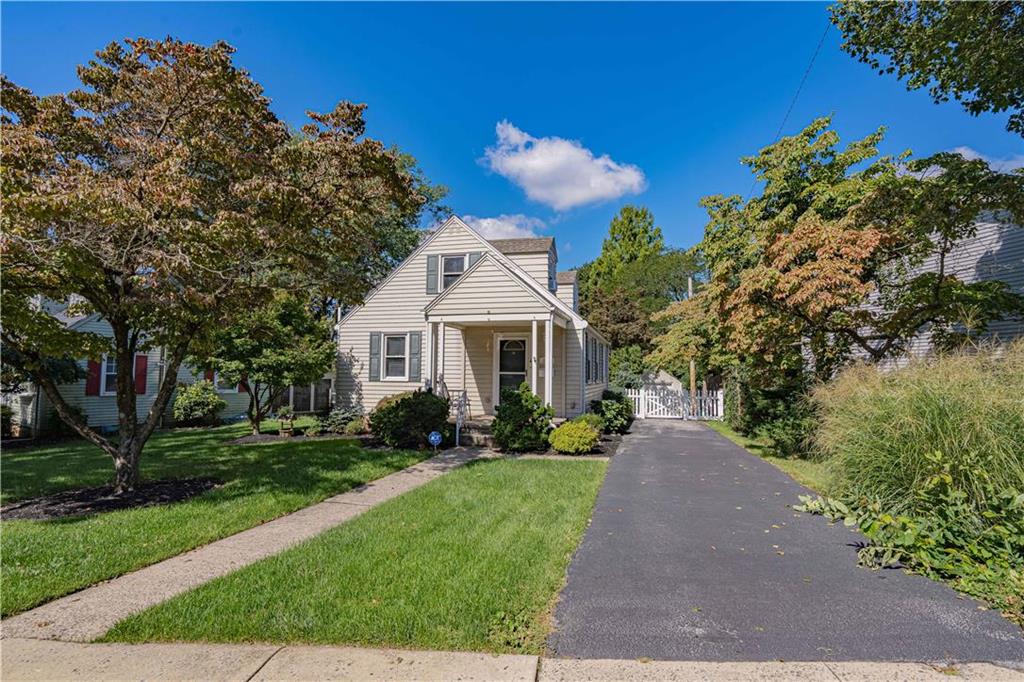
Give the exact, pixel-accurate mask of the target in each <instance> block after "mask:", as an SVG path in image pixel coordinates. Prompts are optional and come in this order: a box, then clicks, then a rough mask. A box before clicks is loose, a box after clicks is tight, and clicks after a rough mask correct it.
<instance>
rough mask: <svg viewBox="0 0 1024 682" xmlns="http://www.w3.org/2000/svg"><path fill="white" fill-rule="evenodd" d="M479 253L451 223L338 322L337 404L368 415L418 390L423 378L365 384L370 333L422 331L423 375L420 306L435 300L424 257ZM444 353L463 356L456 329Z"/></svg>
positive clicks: (479, 247)
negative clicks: (396, 397)
mask: <svg viewBox="0 0 1024 682" xmlns="http://www.w3.org/2000/svg"><path fill="white" fill-rule="evenodd" d="M483 249H484V247H483V245H482V244H481V243H480V241H479V240H478V239H477V238H476V237H474V236H473V235H472V234H471V233H470V232H469V231H467V230H466V229H465V228H463V227H461V226H460V225H458V224H456V223H452V224H449V225H448V226H447V227H445V228H444V229H443V230H442V232H441V233H439V234H437V235H436V236H435V237H434V239H433V240H432V241H431V242H430V243H429V244H428V245H427V247H426V248H424V249H423V250H422V251H420V252H419V253H417V254H415V255H414V256H413V257H412V258H411V259H409V261H407V262H406V263H405V264H404V266H403V267H402V268H401V269H400V270H398V271H396V272H394V273H392V276H391V277H390V278H389V279H388V280H387V281H386V282H384V283H383V284H382V285H381V286H380V288H379V289H378V290H377V291H376V292H375V293H373V294H372V296H371V297H369V300H368V301H367V302H366V304H365V305H364V306H362V307H360V308H357V309H356V310H355V311H353V312H352V313H351V314H350V315H349V317H348V318H346V319H344V320H343V321H342V322H341V324H340V326H339V329H338V351H339V356H338V376H337V381H336V382H335V390H336V398H335V400H336V402H337V403H338V404H339V405H343V406H347V405H356V406H358V407H360V408H361V409H363V410H364V411H367V412H368V411H370V410H372V409H373V408H374V407H375V406H376V405H377V402H378V401H380V399H381V398H384V397H386V396H389V395H393V394H395V393H398V392H401V391H412V390H415V389H417V388H422V386H423V381H422V379H421V380H420V381H386V382H385V381H370V380H369V369H370V368H369V357H370V352H369V344H370V333H371V332H389V331H402V330H418V331H422V332H423V334H422V344H423V345H422V349H421V354H422V359H421V364H422V371H421V377H425V376H426V367H427V360H426V355H427V348H426V344H427V334H426V329H427V324H426V320H425V318H424V315H423V308H424V307H426V305H427V304H428V303H430V301H431V300H433V299H434V298H435V297H436V296H435V295H431V294H427V293H426V288H425V286H424V282H425V280H426V271H427V256H428V255H435V256H443V255H452V254H461V253H465V254H468V253H472V252H474V251H481V250H483ZM439 269H440V267H439ZM445 354H446V355H447V356H448V357H461V355H462V345H461V337H460V335H459V334H458V330H454V329H450V330H449V333H448V334H447V335H446V337H445Z"/></svg>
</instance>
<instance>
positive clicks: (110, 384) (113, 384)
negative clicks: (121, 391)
mask: <svg viewBox="0 0 1024 682" xmlns="http://www.w3.org/2000/svg"><path fill="white" fill-rule="evenodd" d="M102 379H103V384H102V386H103V390H102V393H103V395H114V394H115V393H117V358H111V357H104V358H103V375H102Z"/></svg>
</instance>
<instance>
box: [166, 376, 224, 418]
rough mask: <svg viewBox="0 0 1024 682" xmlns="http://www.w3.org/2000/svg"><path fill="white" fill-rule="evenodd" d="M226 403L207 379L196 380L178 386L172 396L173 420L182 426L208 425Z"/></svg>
mask: <svg viewBox="0 0 1024 682" xmlns="http://www.w3.org/2000/svg"><path fill="white" fill-rule="evenodd" d="M227 406H228V404H227V403H226V402H224V399H223V398H221V397H220V394H219V393H217V389H216V388H215V387H214V385H213V384H212V383H210V382H209V381H197V382H195V383H193V384H189V385H187V386H182V387H179V388H178V395H177V396H176V397H175V398H174V421H175V422H176V423H178V424H180V425H183V426H199V425H204V426H209V425H212V424H216V423H218V421H219V419H218V417H217V415H219V414H220V412H221V410H223V409H224V408H225V407H227Z"/></svg>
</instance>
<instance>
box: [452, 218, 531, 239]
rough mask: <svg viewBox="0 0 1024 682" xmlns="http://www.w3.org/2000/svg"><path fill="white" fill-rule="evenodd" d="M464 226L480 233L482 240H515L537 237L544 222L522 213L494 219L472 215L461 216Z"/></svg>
mask: <svg viewBox="0 0 1024 682" xmlns="http://www.w3.org/2000/svg"><path fill="white" fill-rule="evenodd" d="M462 219H463V220H465V221H466V224H467V225H469V226H470V227H472V228H473V229H474V230H476V231H477V232H479V233H480V235H481V236H482V237H483V238H484V239H516V238H522V237H539V236H540V235H539V234H537V231H538V230H543V229H544V221H543V220H541V219H540V218H531V217H530V216H525V215H523V214H522V213H516V214H514V215H504V214H503V215H499V216H496V217H494V218H478V217H476V216H473V215H467V216H462Z"/></svg>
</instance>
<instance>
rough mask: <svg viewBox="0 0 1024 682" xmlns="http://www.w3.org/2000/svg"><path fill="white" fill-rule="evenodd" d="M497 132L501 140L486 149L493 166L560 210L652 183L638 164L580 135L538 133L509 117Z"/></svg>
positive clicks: (633, 191) (635, 190) (536, 198)
mask: <svg viewBox="0 0 1024 682" xmlns="http://www.w3.org/2000/svg"><path fill="white" fill-rule="evenodd" d="M495 132H496V133H497V136H498V142H497V144H496V145H495V146H493V147H488V148H487V150H486V152H485V154H486V160H487V163H488V165H490V167H491V170H493V171H494V172H496V173H498V174H499V175H502V176H504V177H506V178H508V179H509V180H511V181H512V182H514V183H515V184H517V185H519V186H520V187H522V188H523V190H524V191H525V192H526V196H528V197H529V198H531V199H533V200H534V201H538V202H540V203H542V204H545V205H547V206H550V207H551V208H553V209H555V210H556V211H564V210H567V209H570V208H574V207H576V206H583V205H584V204H590V203H594V202H598V201H606V200H608V199H617V198H618V197H621V196H623V195H625V194H639V193H640V192H642V191H643V190H644V189H645V188H646V186H647V183H646V180H645V179H644V174H643V171H641V170H640V169H639V168H638V167H637V166H634V165H632V164H622V163H617V162H615V161H613V160H612V159H611V158H609V156H608V155H607V154H603V155H601V156H594V153H593V152H591V151H590V150H589V149H587V148H586V147H584V146H583V145H581V144H580V143H579V142H577V141H576V140H566V139H564V138H561V137H533V136H532V135H530V134H529V133H526V132H524V131H522V130H520V129H519V128H517V127H515V126H514V125H512V124H511V123H510V122H508V121H501V122H500V123H498V125H497V126H495Z"/></svg>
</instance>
